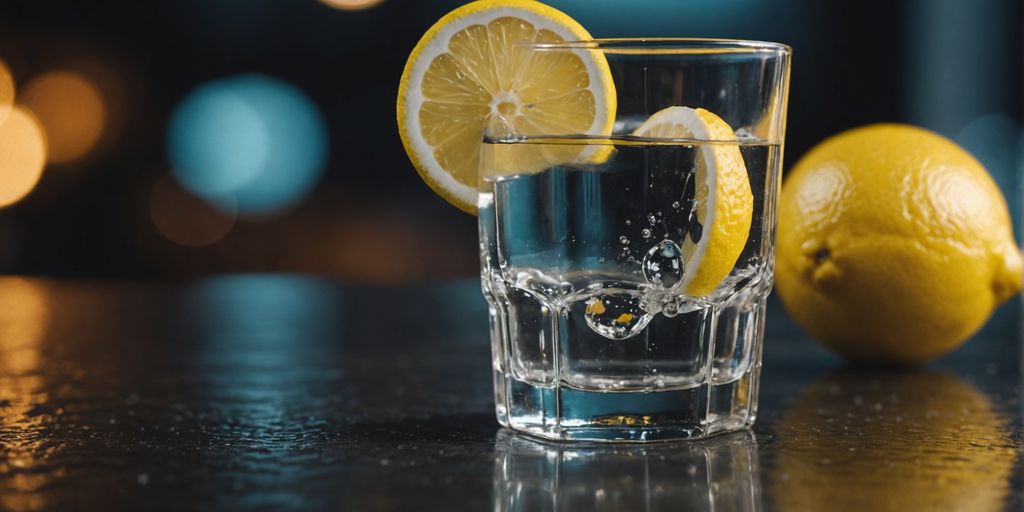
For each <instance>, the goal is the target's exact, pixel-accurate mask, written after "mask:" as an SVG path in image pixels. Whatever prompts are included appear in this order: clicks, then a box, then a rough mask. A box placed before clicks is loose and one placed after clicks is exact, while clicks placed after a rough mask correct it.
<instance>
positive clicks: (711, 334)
mask: <svg viewBox="0 0 1024 512" xmlns="http://www.w3.org/2000/svg"><path fill="white" fill-rule="evenodd" d="M527 49H528V52H529V55H528V57H527V58H547V57H544V56H550V55H551V54H552V53H555V54H557V53H559V52H568V53H573V54H576V55H579V56H585V57H586V58H589V59H603V60H604V61H607V63H608V68H609V69H610V72H611V77H612V80H613V83H614V89H615V92H614V94H615V98H614V99H615V101H616V103H617V109H616V114H615V120H614V127H613V130H612V133H610V134H609V133H584V134H565V133H517V132H515V131H514V130H513V129H511V128H509V126H510V123H507V122H495V123H491V126H489V128H488V130H487V133H486V134H485V140H484V144H483V145H482V153H481V159H480V161H481V164H480V165H481V167H480V173H479V174H480V177H481V179H480V182H479V192H480V194H479V204H478V208H479V230H480V253H481V254H480V256H481V277H482V288H483V292H484V296H485V298H486V299H487V301H488V303H489V306H490V322H491V343H492V353H493V368H494V387H495V389H494V395H495V405H496V407H495V409H496V413H497V418H498V421H499V423H501V424H502V425H504V426H507V427H510V428H512V429H514V430H518V431H522V432H526V433H528V434H532V435H536V436H540V437H543V438H548V439H558V440H596V441H649V440H664V439H679V438H701V437H706V436H709V435H713V434H717V433H721V432H726V431H731V430H736V429H740V428H744V427H746V426H749V425H751V424H752V423H753V421H754V418H755V416H756V414H757V393H758V377H759V372H760V368H761V346H762V341H763V337H764V322H765V301H766V299H767V297H768V294H769V292H770V290H771V287H772V282H773V268H774V243H775V223H776V204H775V202H776V197H777V195H778V189H779V185H780V165H781V161H782V141H783V135H784V132H785V117H786V104H787V90H788V82H789V62H790V49H789V48H788V47H786V46H785V45H781V44H777V43H764V42H753V41H739V40H706V39H705V40H702V39H609V40H591V41H580V42H567V43H547V44H532V45H529V46H528V47H527ZM668 107H689V108H692V109H698V108H699V109H705V110H706V111H708V112H711V113H713V114H714V115H715V116H717V117H718V118H720V119H721V121H724V122H725V123H726V124H728V125H729V127H730V128H731V130H730V132H732V133H730V135H729V136H727V137H726V136H722V135H721V133H723V132H721V131H717V132H715V131H706V132H705V133H718V134H719V135H718V136H717V138H716V137H715V136H711V135H707V136H705V137H703V138H701V137H698V136H692V137H689V136H684V137H678V136H672V137H660V136H651V135H643V134H641V135H635V134H634V131H635V130H636V129H637V127H639V126H640V125H641V124H643V123H644V121H645V120H647V119H648V118H649V117H650V116H651V115H652V114H655V113H656V112H659V111H661V110H662V109H665V108H668ZM511 125H514V123H512V124H511ZM694 133H696V132H694ZM721 146H733V148H732V149H729V151H733V152H736V151H738V154H739V155H742V161H743V165H739V166H733V168H732V169H733V170H735V169H736V168H737V167H738V168H740V169H743V168H744V167H745V169H743V171H742V172H743V173H745V174H746V176H745V179H747V180H748V181H749V185H750V195H751V196H752V204H751V202H750V200H749V199H748V200H747V203H746V204H747V206H746V208H748V210H747V211H749V215H750V220H751V222H750V227H749V232H748V233H746V235H747V236H746V238H745V242H744V241H743V240H742V239H740V242H733V243H734V244H736V245H735V248H736V251H735V252H734V255H735V253H736V252H738V253H739V256H738V257H736V260H735V263H732V262H731V261H726V262H724V263H722V262H721V261H719V262H718V263H717V264H718V265H720V266H722V265H729V266H723V267H722V269H723V273H724V271H726V270H727V271H728V273H727V275H724V277H723V278H722V279H721V281H720V282H719V283H718V284H717V286H714V285H713V284H712V285H711V286H712V287H713V290H704V291H703V292H702V293H700V294H697V293H693V292H692V289H691V288H688V287H687V286H686V283H687V276H689V275H698V272H701V271H702V269H701V268H700V267H701V266H702V265H709V263H708V261H709V259H707V258H706V259H704V260H703V262H701V261H700V260H699V258H698V257H697V256H696V255H698V254H699V253H700V252H701V250H700V249H697V250H696V252H695V251H694V250H693V249H692V247H698V246H699V245H700V241H701V239H702V237H709V240H711V241H709V242H707V244H706V245H705V246H710V244H713V243H715V240H714V239H713V236H712V233H714V232H715V230H716V229H717V227H716V226H714V225H702V222H704V221H705V220H706V219H707V218H708V217H707V216H708V213H707V212H708V211H709V209H710V210H714V208H715V206H714V205H711V204H708V203H710V202H711V201H712V199H709V198H710V197H711V195H713V194H711V195H709V193H708V187H709V185H708V183H709V181H708V178H707V176H708V175H709V174H714V173H715V172H719V171H716V170H715V169H717V168H711V169H710V170H708V169H709V167H708V166H709V165H710V164H707V160H705V165H704V167H705V171H704V174H703V175H701V172H700V170H699V168H700V167H701V162H700V161H699V160H700V159H702V158H705V159H706V158H708V157H707V156H706V155H707V153H706V152H708V151H712V149H710V148H713V147H721ZM538 155H539V156H538ZM566 155H577V156H576V157H575V158H570V157H567V156H566ZM538 158H540V159H541V161H546V162H552V163H551V164H550V165H541V166H539V167H538V166H536V162H537V161H538ZM567 161H568V162H569V163H565V162H567ZM518 162H531V166H532V167H531V168H525V166H524V168H522V169H517V168H515V166H516V165H518V164H517V163H518ZM524 165H525V164H524ZM510 166H512V168H510ZM697 176H703V177H702V178H698V177H697ZM701 179H703V182H700V183H698V181H701ZM720 179H721V178H720ZM747 197H749V196H747ZM718 200H722V198H721V197H719V198H718ZM739 203H742V201H739ZM739 203H736V204H739ZM725 217H728V215H726V216H725ZM723 218H724V217H723ZM743 229H744V230H745V229H746V228H745V227H744V228H743ZM715 236H717V235H715ZM740 244H742V248H741V249H740ZM687 245H689V246H690V247H691V250H689V251H687V250H686V246H687ZM707 252H708V253H709V254H710V250H708V251H707ZM726 252H728V251H726ZM708 258H710V256H709V257H708ZM730 259H731V258H730ZM730 267H731V270H728V269H729V268H730ZM704 270H707V269H704Z"/></svg>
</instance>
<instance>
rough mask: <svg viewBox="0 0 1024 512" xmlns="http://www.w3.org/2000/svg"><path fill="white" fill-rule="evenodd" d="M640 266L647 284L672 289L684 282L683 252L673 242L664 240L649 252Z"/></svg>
mask: <svg viewBox="0 0 1024 512" xmlns="http://www.w3.org/2000/svg"><path fill="white" fill-rule="evenodd" d="M640 266H641V268H643V271H644V278H645V279H647V282H649V283H651V284H653V285H656V286H660V287H662V288H672V287H673V286H675V285H676V284H678V283H679V282H680V281H682V280H683V251H682V249H680V248H679V246H678V245H676V243H675V242H673V241H672V240H662V241H660V242H658V244H657V245H655V246H654V247H651V249H650V250H649V251H647V254H645V255H644V260H643V263H642V264H641V265H640Z"/></svg>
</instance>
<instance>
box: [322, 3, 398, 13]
mask: <svg viewBox="0 0 1024 512" xmlns="http://www.w3.org/2000/svg"><path fill="white" fill-rule="evenodd" d="M320 3H322V4H324V5H327V6H330V7H334V8H335V9H341V10H343V11H362V10H365V9H372V8H374V7H377V6H378V5H380V4H382V3H384V0H320Z"/></svg>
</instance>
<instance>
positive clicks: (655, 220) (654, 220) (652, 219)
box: [647, 213, 658, 226]
mask: <svg viewBox="0 0 1024 512" xmlns="http://www.w3.org/2000/svg"><path fill="white" fill-rule="evenodd" d="M647 222H649V223H650V224H651V225H652V226H653V225H655V224H657V223H658V218H657V217H655V216H654V214H653V213H648V214H647Z"/></svg>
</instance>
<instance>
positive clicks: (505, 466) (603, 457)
mask: <svg viewBox="0 0 1024 512" xmlns="http://www.w3.org/2000/svg"><path fill="white" fill-rule="evenodd" d="M760 508H761V492H760V482H759V480H758V473H757V443H756V442H755V441H754V436H753V434H751V433H750V432H739V433H736V434H730V435H727V436H721V437H715V438H711V439H707V440H701V441H694V442H689V443H669V444H654V445H636V444H623V445H614V446H610V445H601V444H555V443H549V442H545V441H540V440H536V439H533V438H530V437H526V436H523V435H521V434H516V433H514V432H512V431H510V430H505V429H502V430H501V431H499V432H498V436H497V439H496V441H495V465H494V510H495V511H498V512H544V511H551V512H554V511H576V510H579V511H594V510H637V511H640V510H643V511H648V512H649V511H657V510H730V511H739V512H742V511H749V510H759V509H760Z"/></svg>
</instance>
